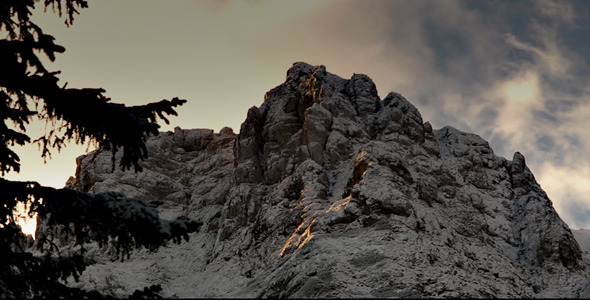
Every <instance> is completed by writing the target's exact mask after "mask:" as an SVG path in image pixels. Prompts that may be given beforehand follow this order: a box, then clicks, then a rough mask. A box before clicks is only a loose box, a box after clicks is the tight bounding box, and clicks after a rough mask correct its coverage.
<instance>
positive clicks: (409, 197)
mask: <svg viewBox="0 0 590 300" xmlns="http://www.w3.org/2000/svg"><path fill="white" fill-rule="evenodd" d="M147 145H148V151H149V154H150V158H149V159H147V160H146V161H145V162H143V163H142V165H143V166H144V171H143V172H141V173H134V172H131V171H127V172H123V171H120V170H118V169H115V170H113V169H112V165H111V153H110V152H104V151H99V152H91V153H89V154H87V155H84V156H81V157H79V158H78V170H77V172H76V177H75V178H73V177H72V178H71V179H70V181H69V182H68V185H69V187H72V188H78V189H81V190H84V191H90V192H104V191H119V192H122V193H124V194H125V195H126V196H128V197H136V198H140V199H144V200H148V201H152V202H153V203H155V204H158V205H159V209H160V211H161V214H162V215H163V216H164V217H168V218H191V219H196V220H199V221H202V222H203V223H204V225H203V226H202V227H201V230H200V232H198V233H194V234H192V235H191V240H190V241H189V242H186V243H183V244H180V245H173V246H169V247H165V248H162V249H160V250H159V251H158V252H156V253H148V252H145V251H138V252H136V253H135V254H134V255H132V258H131V259H130V260H128V261H125V262H119V261H116V262H115V261H110V260H109V259H107V258H105V257H104V256H100V257H99V263H98V264H96V265H94V266H91V267H90V268H89V269H88V270H87V271H86V273H84V274H83V276H82V278H81V280H82V281H81V282H80V283H77V284H73V285H76V286H83V287H85V288H90V289H98V290H101V291H104V292H108V293H112V294H114V295H115V296H122V295H125V293H126V294H129V293H131V292H132V291H133V290H135V289H138V288H142V287H143V286H146V285H150V284H158V283H159V284H161V285H162V287H163V292H162V294H163V295H164V296H165V297H519V298H520V297H578V296H580V295H584V294H583V291H584V288H585V287H586V285H587V283H588V278H587V276H586V273H587V268H588V265H587V263H586V262H585V261H584V258H583V255H582V251H581V250H580V247H579V246H578V244H577V242H576V241H575V239H574V236H573V235H572V232H571V231H570V230H569V228H568V226H567V225H566V224H565V223H564V222H563V221H562V220H561V219H560V218H559V216H558V215H557V213H556V212H555V210H554V209H553V207H552V204H551V201H550V200H549V199H548V197H547V195H546V194H545V192H543V190H542V189H541V187H540V186H539V184H538V183H537V182H536V181H535V178H534V176H533V174H532V173H531V172H530V170H529V169H528V168H527V166H526V163H525V158H524V157H523V155H521V154H520V153H515V154H514V157H513V158H512V160H507V159H505V158H502V157H498V156H496V155H494V152H493V151H492V149H491V148H490V146H489V144H488V143H487V142H486V141H484V140H483V139H481V138H480V137H479V136H477V135H475V134H470V133H464V132H461V131H458V130H456V129H454V128H451V127H444V128H442V129H439V130H433V129H432V126H431V125H430V124H429V123H428V122H426V123H424V122H423V120H422V117H421V115H420V113H419V111H418V110H417V109H416V107H414V106H413V105H412V104H411V103H410V102H408V101H407V100H406V99H405V98H404V97H402V96H401V95H399V94H396V93H390V94H389V95H387V97H385V99H383V100H381V99H380V98H379V97H378V95H377V89H376V87H375V84H374V83H373V82H372V81H371V79H370V78H369V77H367V76H365V75H360V74H355V75H354V76H352V78H351V79H343V78H340V77H338V76H336V75H333V74H330V73H328V72H326V69H325V67H324V66H311V65H308V64H305V63H295V64H294V65H293V67H292V68H291V69H290V70H289V71H288V72H287V79H286V81H285V83H284V84H282V85H280V86H278V87H276V88H274V89H272V90H270V91H269V92H268V93H267V94H266V96H265V99H264V103H263V104H262V105H261V106H260V107H252V108H251V109H250V110H249V111H248V114H247V118H246V120H245V121H244V123H243V124H242V127H241V129H240V134H238V135H236V134H234V133H233V132H232V131H231V129H229V128H224V129H223V130H221V132H220V133H214V132H213V131H212V130H205V129H194V130H184V129H180V128H176V130H175V131H174V132H173V133H172V132H162V133H161V134H160V135H159V136H158V137H153V138H150V139H149V140H148V144H147Z"/></svg>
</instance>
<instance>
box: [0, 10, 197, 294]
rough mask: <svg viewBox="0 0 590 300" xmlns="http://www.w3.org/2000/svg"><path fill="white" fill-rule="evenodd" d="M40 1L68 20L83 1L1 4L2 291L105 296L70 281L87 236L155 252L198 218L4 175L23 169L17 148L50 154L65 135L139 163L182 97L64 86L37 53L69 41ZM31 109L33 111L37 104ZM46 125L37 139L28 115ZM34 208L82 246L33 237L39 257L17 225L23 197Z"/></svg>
mask: <svg viewBox="0 0 590 300" xmlns="http://www.w3.org/2000/svg"><path fill="white" fill-rule="evenodd" d="M37 3H41V4H40V5H42V6H43V7H44V9H45V10H46V11H47V10H48V9H51V10H52V11H53V12H54V13H57V14H58V15H59V17H63V18H64V19H65V24H66V25H67V26H70V25H72V22H73V21H74V16H75V15H77V14H78V13H79V12H78V10H79V9H83V8H87V7H88V3H87V1H86V0H2V1H1V2H0V33H2V34H6V38H5V39H2V40H0V120H1V121H2V122H1V123H0V175H1V176H2V177H0V298H13V297H16V298H23V297H26V298H30V297H51V298H53V297H77V298H78V297H79V298H96V297H103V296H104V295H101V294H100V293H98V292H96V291H84V290H81V289H77V288H70V287H68V286H66V285H65V284H64V281H66V280H67V279H71V278H74V280H78V278H79V276H80V274H81V273H82V272H83V270H84V268H85V267H86V266H87V265H88V264H89V262H88V261H87V259H86V258H85V256H84V244H86V243H89V242H93V241H96V242H98V243H99V245H101V246H104V245H106V244H110V245H113V246H114V247H115V248H116V249H117V251H118V252H119V253H120V254H121V258H124V257H125V256H127V257H128V256H129V253H130V251H131V250H132V249H134V248H139V247H145V248H147V249H149V250H157V249H158V247H160V246H161V245H164V244H165V243H167V242H168V241H170V240H172V241H174V242H177V243H180V242H181V240H182V239H183V238H184V239H188V233H189V232H193V231H196V230H198V227H199V223H197V222H194V221H190V220H189V221H187V220H173V221H166V220H161V219H160V218H159V217H158V211H157V209H156V208H155V207H153V206H151V205H150V204H148V203H145V202H143V201H140V200H136V199H126V198H124V197H123V196H122V195H121V194H117V193H114V192H111V193H102V194H87V193H83V192H80V191H75V190H70V189H54V188H51V187H44V186H41V185H40V184H39V183H37V182H18V181H9V180H6V179H4V178H3V177H4V175H5V174H7V173H9V172H19V170H20V159H19V156H18V155H17V153H15V152H14V151H13V150H12V149H11V148H13V147H14V146H15V145H25V144H27V143H38V144H39V146H40V149H41V156H42V157H44V158H47V157H49V156H50V150H51V149H57V150H58V151H59V150H60V149H61V148H62V147H65V146H66V145H67V143H71V142H76V143H84V142H86V141H94V142H96V143H97V144H98V145H99V146H100V147H103V148H106V149H110V150H112V152H113V156H112V159H113V168H114V167H115V152H117V151H119V150H122V151H123V155H122V158H121V160H120V162H119V166H120V167H121V168H123V169H130V168H131V167H133V168H134V170H135V171H140V170H141V166H140V165H139V161H140V160H143V159H145V158H146V157H147V155H148V153H147V149H146V146H145V141H146V138H147V136H149V135H150V134H153V135H157V134H158V128H159V125H158V124H157V120H158V119H161V120H163V121H165V122H166V123H168V119H166V115H176V111H175V110H174V108H175V107H177V106H179V105H182V104H183V103H185V102H186V100H182V99H178V98H173V99H172V100H162V101H159V102H155V103H150V104H146V105H141V106H129V107H128V106H125V105H124V104H117V103H111V102H110V99H109V98H107V97H105V96H104V93H105V91H104V90H103V89H100V88H84V89H75V88H66V86H65V85H64V86H60V85H58V81H59V78H58V77H57V75H59V72H50V71H48V70H47V69H46V68H45V66H44V65H43V64H42V62H41V60H40V59H39V56H38V55H46V56H47V57H48V58H49V59H50V60H51V61H54V60H55V55H56V53H62V52H64V51H65V48H64V47H62V46H60V45H57V44H55V43H54V40H55V39H54V37H53V36H51V35H48V34H45V33H44V32H43V30H42V29H41V28H40V27H39V26H37V25H36V24H34V23H33V22H31V20H30V18H29V17H30V16H31V14H32V11H33V9H34V8H35V5H36V4H37ZM31 107H34V110H32V109H31ZM34 116H35V117H39V118H41V119H44V120H46V121H47V122H48V124H49V125H50V128H51V130H49V131H48V132H47V133H46V134H45V135H44V136H41V137H39V138H37V139H35V140H31V138H30V137H29V136H28V135H27V134H26V129H27V124H29V121H30V120H31V118H32V117H34ZM19 203H20V204H21V205H24V207H26V208H28V213H29V216H33V215H34V214H37V215H38V216H39V218H40V219H42V220H44V222H45V224H47V226H49V228H50V229H52V230H53V231H55V232H54V233H55V234H57V235H59V236H60V237H61V238H66V239H69V240H71V241H72V243H74V244H75V245H76V247H79V250H78V251H76V252H74V254H70V255H62V254H60V253H59V252H58V251H57V250H58V249H56V247H55V245H54V244H53V243H52V242H51V240H49V239H40V240H38V241H37V243H36V245H37V246H36V247H37V249H36V253H42V255H37V256H35V255H33V254H32V252H33V251H29V250H28V248H27V247H24V246H23V243H22V241H23V239H24V236H23V234H22V232H21V230H20V227H19V226H18V225H17V224H16V216H15V209H16V207H17V205H18V204H19ZM158 290H159V288H158V287H157V286H152V287H149V288H145V289H144V290H143V291H139V290H138V291H136V292H135V293H134V294H133V295H132V296H133V297H147V296H157V293H156V292H157V291H158Z"/></svg>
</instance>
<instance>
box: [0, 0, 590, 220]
mask: <svg viewBox="0 0 590 300" xmlns="http://www.w3.org/2000/svg"><path fill="white" fill-rule="evenodd" d="M89 2H90V3H89V8H87V9H83V10H81V14H80V15H79V16H77V17H76V19H75V21H74V25H73V26H71V27H69V28H68V27H66V26H65V25H64V24H63V19H59V18H58V16H57V15H56V14H53V13H51V12H47V13H44V12H43V10H37V11H36V12H35V13H34V14H33V17H32V18H33V20H35V21H36V22H37V23H38V25H40V26H41V27H42V28H43V29H44V32H45V33H48V34H51V35H53V36H54V37H55V38H56V43H57V44H60V45H63V46H64V47H65V48H66V51H65V53H63V54H60V55H58V57H57V59H56V61H55V62H54V63H51V64H49V63H48V64H47V65H46V67H48V69H50V70H61V72H62V73H61V75H60V78H61V81H60V83H66V82H67V83H68V87H77V88H84V87H93V88H95V87H101V88H104V89H105V90H106V96H108V97H110V98H112V102H117V103H125V104H127V105H139V104H145V103H148V102H154V101H159V100H161V99H171V98H173V97H179V98H184V99H187V100H188V103H186V104H185V105H183V106H182V107H180V108H179V109H177V111H178V113H179V116H178V117H171V118H170V121H171V124H170V125H166V124H164V123H163V122H161V125H162V128H161V130H163V131H167V130H174V128H175V127H176V126H179V127H181V128H186V129H188V128H210V129H213V130H214V131H216V132H219V130H220V129H221V128H223V127H226V126H228V127H231V128H233V130H234V132H236V133H237V132H238V131H239V128H240V124H241V123H242V122H243V121H244V120H245V118H246V113H247V110H248V108H250V107H252V106H260V105H261V104H262V102H263V99H264V94H265V93H266V92H267V91H268V90H270V89H272V88H273V87H275V86H277V85H279V84H281V83H282V82H284V80H285V74H286V71H287V69H288V68H289V67H291V65H292V64H293V63H294V62H298V61H304V62H307V63H309V64H312V65H324V66H326V69H327V71H328V72H331V73H333V74H337V75H339V76H341V77H343V78H350V77H351V76H352V75H353V74H354V73H362V74H366V75H368V76H369V77H370V78H372V79H373V81H374V82H375V84H376V85H377V89H378V91H379V95H380V96H381V97H382V98H383V97H384V96H385V95H387V94H388V92H390V91H394V92H398V93H401V94H402V95H403V96H404V97H406V98H407V99H408V100H409V101H410V102H412V103H413V104H414V105H415V106H416V107H417V108H418V109H419V111H420V112H421V114H422V117H423V119H424V121H429V122H430V123H431V124H432V125H433V127H434V128H435V129H436V128H441V127H444V126H447V125H448V126H453V127H455V128H457V129H460V130H462V131H466V132H472V133H476V134H478V135H480V136H481V137H482V138H484V139H485V140H487V141H489V143H490V145H491V147H492V148H493V150H494V152H495V154H496V155H499V156H503V157H506V158H507V159H509V160H511V159H512V156H513V154H514V152H516V151H519V152H521V153H522V154H523V155H524V156H525V157H526V160H527V165H528V166H529V168H530V169H531V170H532V172H533V174H534V175H535V178H536V179H537V181H538V182H539V183H540V184H541V187H542V188H543V189H544V190H545V191H546V192H547V194H548V196H549V197H550V199H551V200H552V201H553V205H554V207H555V208H556V210H557V212H558V213H559V215H560V216H561V218H562V219H563V220H564V221H565V222H566V223H567V224H568V225H569V226H570V227H571V228H573V229H578V228H590V155H587V153H588V151H590V131H589V129H590V117H589V116H590V85H589V84H588V83H589V82H590V65H589V63H590V32H589V31H590V2H588V1H565V0H564V1H540V0H537V1H459V0H457V1H453V0H445V1H428V0H411V1H401V0H397V1H377V0H373V1H363V0H360V1H353V0H338V1H330V0H306V1H269V0H266V1H265V0H250V1H246V0H243V1H229V0H226V1H223V0H218V1H206V0H203V1H188V0H174V1H155V0H126V1H115V0H102V1H89ZM105 121H108V120H105ZM43 128H44V123H42V122H34V123H32V124H31V126H30V128H29V131H28V133H30V135H31V136H32V137H33V138H34V137H37V136H39V135H41V134H43ZM92 149H94V148H93V146H88V145H70V146H69V147H68V148H67V149H65V150H62V151H61V152H59V153H57V151H53V155H52V158H51V159H50V160H48V161H47V163H44V162H43V160H42V159H41V158H40V152H39V151H38V150H37V148H36V146H30V147H24V148H19V149H17V153H18V154H19V155H20V157H21V162H22V166H21V172H20V173H19V174H14V173H10V174H8V175H7V176H5V177H6V178H8V179H13V180H34V181H38V182H40V183H41V184H44V185H50V186H55V187H63V186H64V184H65V182H66V180H67V179H68V177H69V176H73V175H74V173H75V168H76V165H75V158H76V157H77V156H79V155H82V154H84V153H86V152H87V151H89V150H92Z"/></svg>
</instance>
